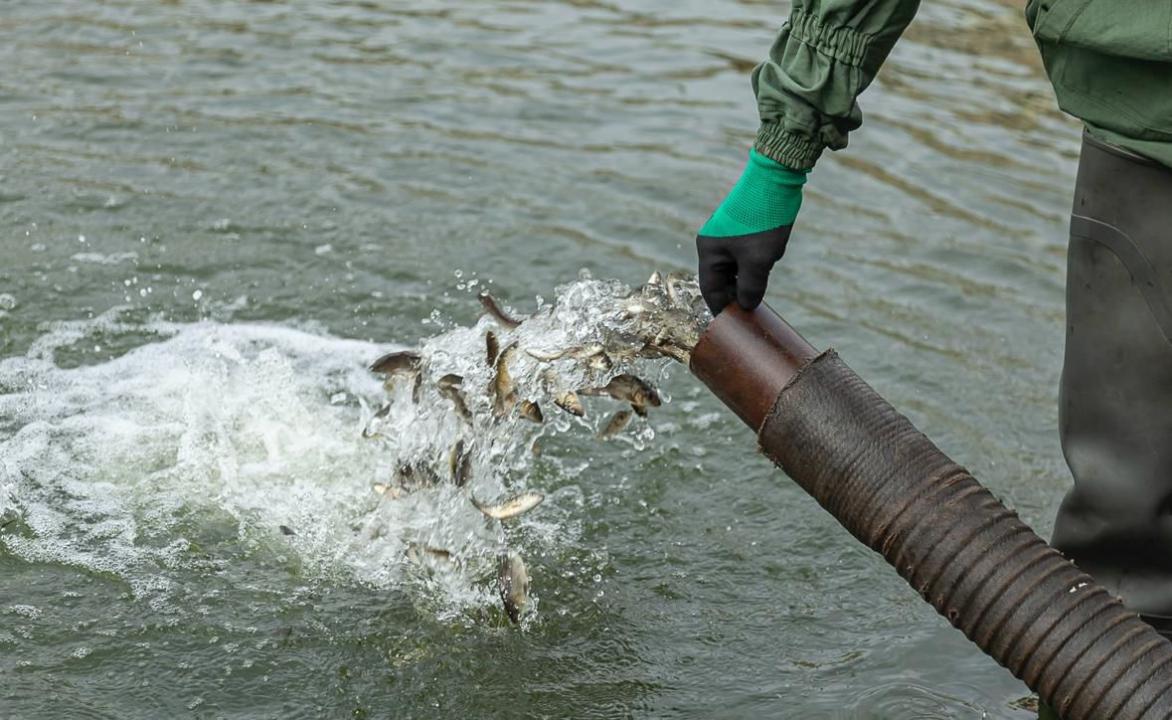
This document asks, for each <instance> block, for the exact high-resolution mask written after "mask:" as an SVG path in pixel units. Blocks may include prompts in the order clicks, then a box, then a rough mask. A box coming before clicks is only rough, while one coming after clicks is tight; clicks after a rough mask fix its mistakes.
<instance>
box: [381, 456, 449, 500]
mask: <svg viewBox="0 0 1172 720" xmlns="http://www.w3.org/2000/svg"><path fill="white" fill-rule="evenodd" d="M439 480H440V479H439V476H437V475H436V474H435V471H434V470H432V469H431V467H430V466H429V465H427V464H426V463H419V464H411V463H402V464H400V465H399V467H398V468H396V469H395V485H394V486H392V487H391V488H389V489H387V490H384V491H383V494H384V495H389V496H390V497H391V498H392V499H394V498H397V497H399V496H400V495H402V494H403V493H409V492H412V491H414V490H418V489H419V488H425V487H432V486H433V485H437V484H439Z"/></svg>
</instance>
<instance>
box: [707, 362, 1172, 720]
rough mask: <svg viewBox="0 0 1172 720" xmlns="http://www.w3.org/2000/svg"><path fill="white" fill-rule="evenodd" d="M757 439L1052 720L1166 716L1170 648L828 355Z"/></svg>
mask: <svg viewBox="0 0 1172 720" xmlns="http://www.w3.org/2000/svg"><path fill="white" fill-rule="evenodd" d="M693 364H695V361H694V363H693ZM698 374H699V373H698ZM706 382H707V380H706ZM710 384H711V383H710ZM759 439H760V442H761V447H762V449H763V450H764V452H765V453H766V454H767V455H768V456H769V457H770V458H771V459H773V461H774V462H776V463H777V464H778V465H779V466H780V467H781V468H782V469H783V470H785V472H786V473H787V474H788V475H789V476H790V477H791V478H793V479H794V480H795V481H796V482H797V483H798V484H799V485H801V486H802V487H803V488H804V489H805V490H806V491H807V492H808V493H810V494H811V495H812V496H814V498H816V499H817V500H818V502H819V503H820V504H821V505H822V506H823V507H824V508H826V509H827V510H828V511H830V513H831V514H833V515H834V517H835V518H837V519H838V520H839V522H841V523H842V524H843V525H844V526H845V527H846V528H847V530H849V531H850V532H851V533H852V534H853V535H854V536H855V537H856V538H858V539H859V540H861V541H862V542H863V543H865V544H866V545H867V546H868V547H870V548H872V549H873V550H875V551H877V552H879V553H882V555H883V556H884V557H885V558H886V559H887V561H888V562H889V563H891V564H892V565H893V566H894V567H895V568H896V570H897V571H898V572H899V574H900V575H902V576H903V577H904V579H905V580H907V581H908V583H909V584H911V586H912V587H913V588H915V589H916V590H917V591H918V592H919V593H920V594H921V595H922V596H923V597H924V599H925V600H927V601H928V602H930V603H931V604H932V605H933V606H934V607H935V608H936V609H937V610H938V611H939V612H940V614H942V615H944V617H946V618H948V620H949V622H951V623H952V624H953V625H954V626H956V627H957V628H959V629H960V630H961V631H962V632H964V634H965V635H967V636H968V637H969V639H971V640H972V641H973V642H974V643H976V644H977V645H978V646H980V648H981V649H982V650H984V651H985V652H986V653H988V654H989V655H990V656H991V657H993V658H994V659H996V660H997V661H998V662H999V663H1001V664H1002V665H1004V666H1005V667H1006V668H1008V669H1009V670H1010V671H1011V672H1013V674H1014V675H1016V676H1017V677H1019V678H1021V679H1022V680H1023V681H1025V683H1026V684H1027V685H1029V686H1030V687H1031V688H1033V689H1034V690H1035V691H1036V692H1037V693H1038V695H1039V696H1040V697H1041V698H1042V700H1044V701H1045V702H1046V703H1048V704H1049V705H1050V706H1051V707H1053V708H1054V709H1055V710H1056V711H1057V712H1058V714H1059V715H1061V716H1062V717H1063V718H1065V720H1103V719H1105V718H1112V719H1117V720H1141V719H1144V720H1154V719H1156V718H1172V643H1169V642H1168V641H1166V640H1165V639H1163V638H1162V637H1161V636H1160V635H1158V634H1157V633H1156V632H1155V631H1154V630H1153V629H1152V628H1151V627H1149V626H1148V625H1147V624H1145V623H1144V622H1142V621H1141V620H1139V618H1138V617H1137V616H1136V615H1135V614H1134V613H1132V612H1128V611H1127V610H1126V609H1125V608H1124V607H1123V605H1122V604H1121V603H1120V602H1119V601H1118V600H1117V599H1116V598H1114V597H1112V596H1111V595H1109V594H1108V593H1107V591H1106V590H1104V589H1103V588H1101V587H1099V586H1098V585H1097V584H1095V582H1094V581H1093V580H1092V579H1091V577H1090V576H1089V575H1086V574H1085V573H1083V572H1081V571H1079V570H1078V568H1076V567H1075V566H1074V565H1073V564H1072V563H1070V562H1069V561H1068V560H1066V559H1065V558H1063V557H1062V555H1060V554H1059V553H1058V552H1057V551H1055V550H1053V549H1051V548H1050V547H1049V546H1048V545H1047V544H1046V543H1045V542H1043V541H1042V539H1041V538H1039V537H1038V536H1037V535H1036V534H1034V532H1033V531H1032V530H1030V528H1029V527H1028V526H1026V525H1025V524H1024V523H1023V522H1021V520H1019V519H1018V517H1017V515H1016V513H1014V512H1013V511H1011V510H1008V509H1007V508H1006V507H1005V506H1004V505H1002V504H1001V503H1000V502H998V500H997V499H996V498H995V497H993V495H992V493H990V492H989V491H988V490H986V489H985V488H983V487H982V486H981V485H980V484H979V483H978V482H977V481H976V480H975V479H973V477H972V476H971V475H970V474H969V473H968V472H967V471H966V470H965V469H964V468H962V467H960V466H959V465H957V464H956V463H954V462H952V461H951V460H950V459H949V458H948V457H947V456H945V455H944V453H942V452H941V451H940V450H939V449H938V448H937V447H936V446H935V445H933V444H932V442H931V441H930V440H928V438H926V437H925V436H924V435H923V434H922V433H920V432H919V431H918V430H916V428H915V427H913V426H912V424H911V422H909V421H908V420H907V418H905V417H904V416H902V415H900V414H899V413H898V412H896V411H895V409H894V408H892V407H891V405H889V404H888V403H887V402H886V401H885V400H883V398H881V397H880V396H879V395H878V394H877V393H876V392H875V391H874V390H872V389H871V387H870V386H868V385H867V384H866V383H865V382H863V381H862V380H861V379H860V378H859V377H858V376H857V375H855V373H854V372H852V371H851V370H850V368H848V367H847V366H846V364H845V363H843V362H842V361H841V360H840V359H839V358H838V356H837V355H836V354H835V353H834V352H833V351H829V352H826V353H823V354H821V355H819V356H818V357H816V358H815V359H814V360H812V361H810V362H808V363H807V364H805V365H804V367H802V369H801V370H800V371H798V373H797V375H796V376H794V377H793V378H792V379H791V380H790V381H789V383H788V384H787V385H786V386H785V387H784V389H782V390H781V392H780V393H779V394H778V395H777V399H776V402H775V404H774V405H773V408H772V410H771V411H770V412H769V414H768V416H767V417H766V418H765V421H764V423H763V424H762V425H761V428H760V434H759Z"/></svg>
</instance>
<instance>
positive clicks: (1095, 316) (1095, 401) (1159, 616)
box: [696, 0, 1172, 717]
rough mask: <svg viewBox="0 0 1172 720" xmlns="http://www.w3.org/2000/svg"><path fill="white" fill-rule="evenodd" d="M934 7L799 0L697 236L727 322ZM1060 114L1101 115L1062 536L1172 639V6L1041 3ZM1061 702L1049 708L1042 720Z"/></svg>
mask: <svg viewBox="0 0 1172 720" xmlns="http://www.w3.org/2000/svg"><path fill="white" fill-rule="evenodd" d="M918 5H919V0H794V2H793V8H792V13H791V15H790V18H789V21H788V22H787V23H785V25H784V26H783V27H782V30H781V32H780V34H779V36H778V38H777V41H776V42H775V43H774V45H773V47H772V49H771V50H770V52H769V57H768V59H766V60H765V61H764V62H762V63H761V64H760V65H758V66H757V68H756V69H755V70H754V71H753V75H752V86H753V91H754V93H755V94H756V98H757V105H758V110H759V114H760V120H761V124H760V129H759V131H758V133H757V138H756V142H755V143H754V144H753V147H752V149H751V150H750V152H749V159H748V163H747V165H746V167H745V169H744V172H743V174H742V175H741V177H740V179H739V180H738V181H737V183H736V185H735V186H734V187H733V188H732V190H731V191H730V192H729V194H728V196H727V197H726V198H725V200H724V201H723V202H722V203H721V204H720V205H719V206H718V207H717V208H716V210H715V211H714V212H713V214H712V215H711V217H709V219H708V220H707V222H706V223H705V224H704V225H703V226H702V227H701V228H700V230H699V233H698V235H697V238H696V249H697V253H698V256H699V257H698V259H699V279H700V288H701V292H702V294H703V296H704V299H705V301H706V303H707V304H708V306H709V308H710V309H711V310H712V312H713V314H716V313H719V312H720V311H721V310H722V309H723V308H725V307H727V306H728V305H729V304H730V303H733V302H735V303H737V304H739V305H740V306H741V307H743V308H745V309H752V308H754V307H756V306H757V305H758V304H759V303H760V302H761V301H762V298H763V297H764V295H765V290H766V287H767V284H768V279H769V274H770V271H771V270H772V268H773V266H774V264H775V263H776V262H777V261H778V260H780V259H781V257H782V255H783V254H784V253H785V249H786V245H787V244H788V242H789V240H790V234H791V232H792V230H793V226H794V220H795V218H796V217H797V214H798V211H799V209H800V208H801V200H802V187H803V185H804V184H805V182H806V179H807V175H808V173H809V172H810V170H811V169H812V168H813V167H814V165H815V163H816V161H817V160H818V157H819V156H820V155H821V153H822V152H823V150H824V149H826V148H830V149H831V150H839V149H842V148H845V147H846V145H847V138H848V136H849V134H850V133H851V132H852V131H854V130H856V129H858V128H859V126H860V125H861V123H862V114H861V112H860V110H859V105H858V102H857V99H858V97H859V95H860V94H861V93H862V92H863V90H865V89H866V87H867V86H868V85H869V84H870V83H871V81H872V80H873V79H874V77H875V75H876V73H877V72H878V71H879V68H880V66H881V65H882V64H883V61H884V60H885V59H886V57H887V55H888V53H889V52H890V51H891V49H892V47H893V46H894V45H895V43H896V41H897V40H898V39H899V36H900V35H901V33H902V32H903V30H904V28H905V27H906V26H907V25H908V23H909V22H911V20H912V18H913V16H914V15H915V13H916V10H917V9H918ZM1025 18H1026V22H1027V24H1028V26H1029V28H1030V30H1031V32H1032V33H1033V36H1034V39H1035V41H1036V43H1037V45H1038V48H1039V50H1040V52H1041V56H1042V62H1043V65H1044V66H1045V68H1046V73H1047V75H1048V76H1049V78H1050V81H1051V84H1052V85H1053V86H1054V91H1055V95H1056V97H1057V100H1058V105H1059V107H1060V108H1061V109H1062V110H1064V111H1065V112H1067V113H1069V114H1071V115H1073V116H1075V117H1076V118H1078V119H1080V120H1081V121H1082V122H1083V125H1084V131H1083V141H1082V150H1081V155H1080V159H1079V167H1078V173H1077V178H1076V180H1075V189H1074V206H1073V212H1072V215H1071V222H1070V237H1069V245H1068V253H1067V284H1066V312H1067V327H1066V349H1065V357H1064V360H1063V368H1062V376H1061V380H1060V387H1059V406H1060V407H1059V434H1060V438H1061V442H1062V449H1063V454H1064V456H1065V458H1066V461H1067V464H1068V466H1069V468H1070V471H1071V473H1072V475H1073V479H1074V484H1073V487H1072V489H1071V490H1070V491H1069V492H1068V494H1067V495H1066V497H1065V498H1064V499H1063V501H1062V503H1061V506H1060V508H1059V510H1058V515H1057V518H1056V521H1055V527H1054V534H1053V537H1052V543H1053V545H1054V546H1055V547H1057V548H1058V549H1059V550H1061V551H1062V552H1063V553H1064V554H1066V556H1067V557H1069V558H1070V559H1072V560H1073V561H1074V562H1075V563H1076V564H1078V565H1079V566H1080V568H1082V569H1083V570H1085V571H1086V572H1088V573H1090V574H1091V575H1092V576H1094V577H1095V578H1096V580H1098V581H1099V582H1100V583H1102V584H1103V585H1104V586H1106V587H1107V588H1108V589H1109V590H1111V591H1113V592H1114V593H1116V594H1117V595H1118V596H1120V597H1121V598H1122V599H1123V601H1124V603H1125V604H1126V605H1127V606H1128V607H1129V608H1131V609H1133V610H1135V611H1136V612H1137V613H1139V614H1140V616H1141V617H1143V618H1144V619H1145V620H1146V621H1147V622H1149V623H1150V624H1151V625H1152V626H1154V627H1155V628H1156V629H1157V630H1158V631H1160V632H1161V634H1163V635H1165V637H1170V638H1172V2H1141V3H1137V2H1127V1H1126V0H1029V1H1028V2H1027V4H1026V8H1025ZM1047 716H1049V711H1048V710H1046V709H1044V708H1043V717H1047Z"/></svg>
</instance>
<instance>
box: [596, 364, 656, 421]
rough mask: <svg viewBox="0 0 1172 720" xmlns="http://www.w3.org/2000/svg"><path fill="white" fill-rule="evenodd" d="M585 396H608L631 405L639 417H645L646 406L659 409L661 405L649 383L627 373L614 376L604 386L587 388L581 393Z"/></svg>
mask: <svg viewBox="0 0 1172 720" xmlns="http://www.w3.org/2000/svg"><path fill="white" fill-rule="evenodd" d="M582 392H583V394H586V395H609V396H611V397H612V398H614V399H615V400H621V401H623V402H626V403H630V404H631V408H632V409H633V410H634V411H635V412H636V413H638V414H639V417H646V416H647V406H648V405H650V406H651V407H659V406H660V405H661V404H663V401H662V399H661V398H660V397H659V393H658V392H657V391H656V390H655V388H654V387H652V386H651V383H649V382H647V381H646V380H643V379H642V378H638V377H636V376H634V375H631V374H629V373H623V374H622V375H615V376H614V377H613V378H611V379H610V382H608V383H607V384H606V385H604V386H602V387H597V388H589V389H587V390H583V391H582Z"/></svg>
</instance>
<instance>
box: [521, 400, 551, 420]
mask: <svg viewBox="0 0 1172 720" xmlns="http://www.w3.org/2000/svg"><path fill="white" fill-rule="evenodd" d="M519 409H520V412H521V417H523V418H525V419H526V420H528V421H529V422H534V423H537V424H538V425H540V424H541V423H543V422H545V415H544V414H542V412H541V406H540V405H538V404H537V403H535V402H533V401H532V400H522V401H521V405H520V408H519Z"/></svg>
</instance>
